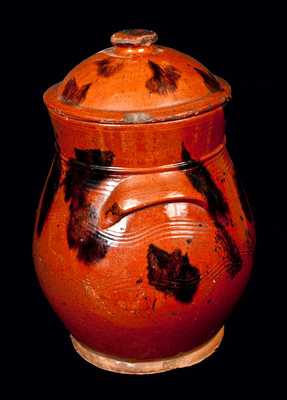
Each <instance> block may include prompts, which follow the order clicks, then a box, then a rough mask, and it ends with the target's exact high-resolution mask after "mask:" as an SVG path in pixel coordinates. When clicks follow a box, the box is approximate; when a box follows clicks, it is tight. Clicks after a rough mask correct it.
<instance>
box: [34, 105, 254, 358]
mask: <svg viewBox="0 0 287 400" xmlns="http://www.w3.org/2000/svg"><path fill="white" fill-rule="evenodd" d="M52 121H53V124H54V128H55V132H56V138H57V142H58V146H59V150H58V152H57V154H56V157H55V160H54V162H53V165H52V168H51V171H50V173H49V177H48V179H47V182H46V185H45V188H44V191H43V195H42V198H41V201H40V205H39V211H38V217H37V221H36V227H35V234H34V244H33V252H34V260H35V266H36V272H37V275H38V278H39V281H40V284H41V287H42V289H43V291H44V293H45V295H46V296H47V298H48V300H49V302H50V303H51V305H52V307H53V308H54V310H55V311H56V313H57V314H58V315H59V317H60V318H61V319H62V321H63V322H64V324H65V326H66V327H67V329H68V330H69V332H70V333H72V335H73V336H74V337H75V338H76V339H77V340H79V341H80V342H81V343H84V344H85V345H87V346H89V347H90V348H92V349H94V350H96V351H98V352H100V353H104V354H108V355H110V356H114V357H120V358H123V359H134V360H139V361H142V360H153V359H161V358H166V357H171V356H174V355H176V354H178V353H181V352H187V351H190V350H192V349H193V348H195V347H197V346H199V345H201V344H202V343H204V342H206V341H207V340H209V339H210V338H211V337H212V336H213V335H215V334H216V332H217V331H218V330H219V329H220V328H221V327H222V325H223V323H224V322H225V320H226V318H227V317H228V315H229V314H230V312H231V310H232V308H233V306H234V304H235V303H236V302H237V301H238V299H239V297H240V296H241V294H242V292H243V290H244V288H245V286H246V283H247V281H248V278H249V275H250V271H251V267H252V256H253V251H254V244H255V231H254V225H253V220H252V216H251V213H250V210H249V207H248V204H247V202H246V199H245V197H244V196H245V195H244V194H243V193H242V192H241V190H240V188H239V186H238V180H237V178H236V172H235V171H234V167H233V164H232V162H231V160H230V157H229V155H228V152H227V150H226V147H225V143H224V138H225V136H224V121H223V111H222V109H218V110H216V111H213V112H211V113H208V114H207V115H202V116H199V117H195V118H191V119H190V120H188V119H187V120H186V121H176V122H169V123H158V124H151V125H149V124H147V125H145V126H144V125H142V126H135V127H133V126H128V127H126V126H118V127H112V126H106V127H100V126H96V127H95V124H88V123H81V122H76V121H67V120H64V119H63V118H61V117H56V116H55V115H54V116H53V115H52ZM155 125H156V126H155Z"/></svg>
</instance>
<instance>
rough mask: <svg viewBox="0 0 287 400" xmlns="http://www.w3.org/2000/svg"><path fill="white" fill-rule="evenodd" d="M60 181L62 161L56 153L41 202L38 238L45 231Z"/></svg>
mask: <svg viewBox="0 0 287 400" xmlns="http://www.w3.org/2000/svg"><path fill="white" fill-rule="evenodd" d="M60 179H61V161H60V157H59V154H58V153H56V155H55V158H54V160H53V164H52V167H51V171H50V173H49V176H48V180H47V183H46V187H45V192H44V194H43V198H42V202H41V209H40V214H39V219H38V224H37V234H38V236H40V235H41V232H42V230H43V227H44V224H45V221H46V218H47V216H48V213H49V211H50V208H51V205H52V203H53V200H54V196H55V194H56V192H57V190H58V187H59V184H60Z"/></svg>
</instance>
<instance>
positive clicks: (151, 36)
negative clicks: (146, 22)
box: [111, 29, 157, 46]
mask: <svg viewBox="0 0 287 400" xmlns="http://www.w3.org/2000/svg"><path fill="white" fill-rule="evenodd" d="M156 41H157V34H156V33H155V32H153V31H149V30H147V29H124V30H122V31H119V32H116V33H114V34H113V35H112V37H111V42H112V44H113V45H115V46H118V45H130V46H150V45H151V44H152V43H155V42H156Z"/></svg>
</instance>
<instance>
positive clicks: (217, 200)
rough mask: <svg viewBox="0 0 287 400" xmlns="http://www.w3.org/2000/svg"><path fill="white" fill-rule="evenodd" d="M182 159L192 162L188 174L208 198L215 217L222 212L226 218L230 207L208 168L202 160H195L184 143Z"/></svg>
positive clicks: (200, 191) (209, 208)
mask: <svg viewBox="0 0 287 400" xmlns="http://www.w3.org/2000/svg"><path fill="white" fill-rule="evenodd" d="M182 160H183V161H186V162H189V163H190V167H191V169H189V170H187V171H186V175H187V177H188V178H189V180H190V181H191V183H192V185H193V187H194V188H195V189H196V190H197V191H198V192H199V193H201V194H202V195H203V196H204V197H205V198H206V200H207V203H208V210H209V212H210V214H212V216H213V217H216V215H217V214H220V216H222V217H223V218H224V217H225V216H226V215H227V214H228V212H229V207H228V204H227V202H226V201H225V199H224V197H223V194H222V192H221V191H220V190H219V189H218V187H217V186H216V184H215V183H214V181H213V179H212V177H211V175H210V173H209V171H208V169H207V168H206V167H205V166H204V165H203V163H202V162H200V161H196V160H193V159H192V158H191V157H190V154H189V152H188V151H187V149H186V148H185V147H184V145H183V146H182Z"/></svg>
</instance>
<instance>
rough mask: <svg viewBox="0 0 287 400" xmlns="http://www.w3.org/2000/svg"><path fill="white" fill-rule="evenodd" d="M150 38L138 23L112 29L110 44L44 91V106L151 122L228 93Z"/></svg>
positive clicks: (196, 110) (206, 105)
mask: <svg viewBox="0 0 287 400" xmlns="http://www.w3.org/2000/svg"><path fill="white" fill-rule="evenodd" d="M156 40H157V34H156V33H155V32H153V31H148V30H144V29H131V30H123V31H120V32H117V33H115V34H113V35H112V37H111V42H112V44H113V47H110V48H107V49H105V50H102V51H100V52H98V53H96V54H94V55H92V56H91V57H89V58H87V59H86V60H84V61H83V62H81V63H80V64H79V65H77V66H76V67H75V68H73V69H72V70H71V71H70V72H69V73H68V75H67V76H66V77H65V78H64V80H63V81H62V82H60V83H58V84H56V85H54V86H52V87H50V88H49V89H48V90H47V91H46V92H45V94H44V101H45V103H46V105H47V107H48V108H49V110H51V111H53V112H55V113H58V114H61V115H64V116H66V117H69V118H74V119H80V120H85V121H94V122H99V123H114V124H116V123H118V124H129V123H151V122H158V121H167V120H175V119H181V118H186V117H190V116H193V115H198V114H200V113H203V112H206V111H209V110H211V109H214V108H215V107H218V106H219V105H222V104H223V103H225V102H226V101H227V100H228V99H229V98H230V95H231V89H230V86H229V84H228V83H227V82H226V81H224V80H223V79H222V78H219V77H217V76H215V75H213V74H212V73H211V72H210V71H209V70H208V69H206V68H205V67H204V66H203V65H202V64H200V63H199V62H198V61H197V60H195V59H194V58H192V57H190V56H188V55H186V54H183V53H181V52H178V51H176V50H174V49H171V48H168V47H163V46H158V45H155V44H154V43H155V42H156Z"/></svg>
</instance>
